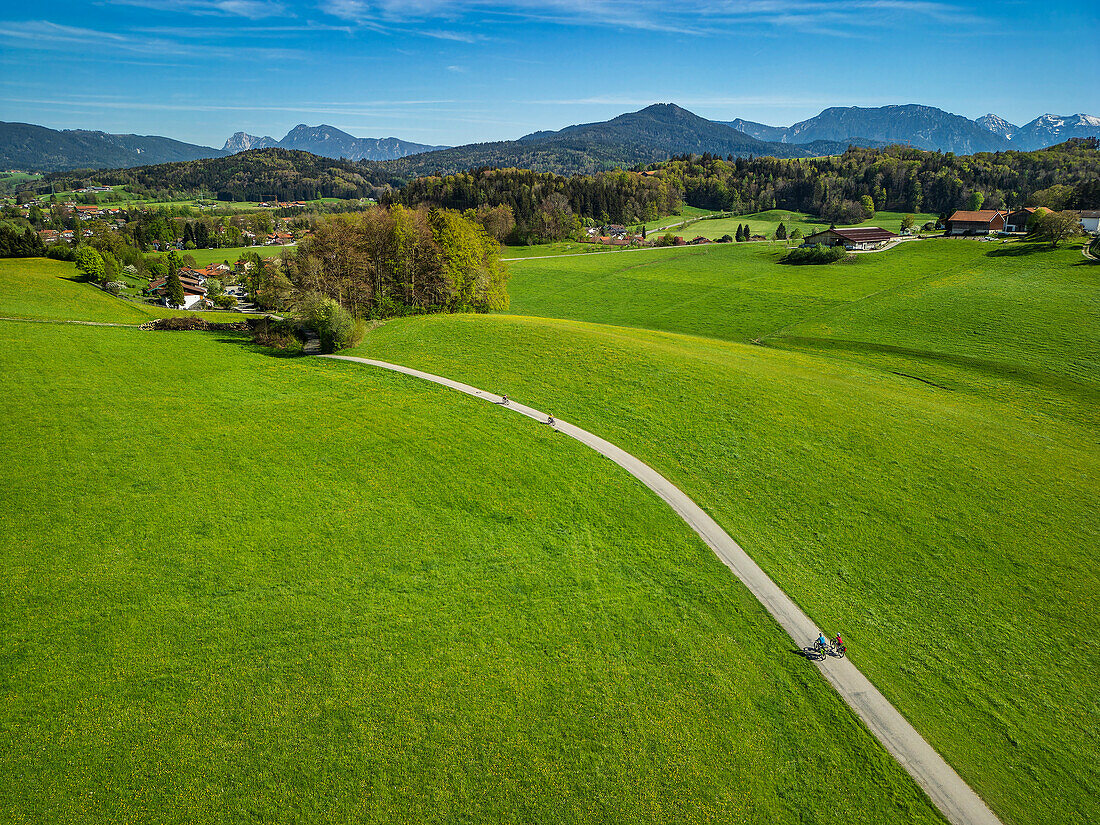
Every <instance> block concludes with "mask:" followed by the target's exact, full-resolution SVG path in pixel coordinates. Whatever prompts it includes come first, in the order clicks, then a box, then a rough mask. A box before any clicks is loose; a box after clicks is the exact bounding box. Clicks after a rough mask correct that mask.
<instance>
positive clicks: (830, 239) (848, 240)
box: [803, 226, 897, 249]
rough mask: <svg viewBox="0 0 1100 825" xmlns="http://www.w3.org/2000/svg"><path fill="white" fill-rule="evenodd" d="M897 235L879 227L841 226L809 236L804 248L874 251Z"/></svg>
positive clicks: (804, 242)
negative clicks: (828, 247)
mask: <svg viewBox="0 0 1100 825" xmlns="http://www.w3.org/2000/svg"><path fill="white" fill-rule="evenodd" d="M896 237H897V235H895V234H894V233H893V232H891V231H889V230H888V229H882V228H881V227H878V226H840V227H837V228H835V229H826V230H824V231H822V232H815V233H814V234H812V235H807V236H806V239H805V241H803V246H816V245H817V244H822V245H823V246H843V247H844V248H845V249H874V248H876V247H878V246H881V245H882V244H885V243H889V242H890V241H892V240H894V238H896Z"/></svg>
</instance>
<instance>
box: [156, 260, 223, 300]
mask: <svg viewBox="0 0 1100 825" xmlns="http://www.w3.org/2000/svg"><path fill="white" fill-rule="evenodd" d="M229 272H232V269H231V268H230V267H229V265H228V264H224V263H221V264H210V265H209V266H205V267H203V268H202V269H188V268H187V267H182V268H181V269H180V270H179V276H180V283H181V284H183V303H182V304H180V309H211V308H212V307H213V306H214V302H213V301H212V300H211V299H210V298H209V297H207V296H208V294H209V290H207V288H206V282H207V281H208V280H209V279H210V278H217V279H218V280H219V281H220V280H222V279H224V277H225V276H226V274H228V273H229ZM148 292H149V293H150V294H152V295H157V296H160V297H161V298H164V299H167V296H168V278H167V276H164V277H161V278H156V279H154V280H153V281H150V283H149V287H148Z"/></svg>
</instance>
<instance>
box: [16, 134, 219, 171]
mask: <svg viewBox="0 0 1100 825" xmlns="http://www.w3.org/2000/svg"><path fill="white" fill-rule="evenodd" d="M223 154H224V152H220V151H218V150H217V149H212V148H210V147H209V146H196V145H194V144H193V143H183V142H182V141H178V140H173V139H172V138H166V137H157V136H155V135H112V134H108V133H107V132H90V131H86V130H84V129H66V130H64V131H58V130H57V129H47V128H46V127H45V126H35V125H33V124H30V123H5V122H0V167H3V168H4V169H26V170H33V171H37V172H53V171H60V170H64V169H89V168H94V169H117V168H125V167H129V166H141V165H144V164H151V163H172V162H173V161H178V160H195V159H197V158H216V157H219V156H221V155H223Z"/></svg>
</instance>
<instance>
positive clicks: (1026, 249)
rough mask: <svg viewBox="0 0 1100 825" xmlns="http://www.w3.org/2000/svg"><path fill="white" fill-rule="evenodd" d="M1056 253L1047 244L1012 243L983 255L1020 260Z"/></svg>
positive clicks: (1055, 250)
mask: <svg viewBox="0 0 1100 825" xmlns="http://www.w3.org/2000/svg"><path fill="white" fill-rule="evenodd" d="M1057 251H1058V249H1055V248H1052V247H1051V245H1050V244H1049V243H1013V244H1005V245H1004V246H999V247H997V248H995V249H991V250H989V251H988V252H986V253H985V255H986V257H987V258H1022V257H1025V256H1028V255H1041V254H1042V253H1044V252H1057Z"/></svg>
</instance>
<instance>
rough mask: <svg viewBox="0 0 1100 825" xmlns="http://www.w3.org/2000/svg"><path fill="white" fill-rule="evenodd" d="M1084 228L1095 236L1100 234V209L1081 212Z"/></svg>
mask: <svg viewBox="0 0 1100 825" xmlns="http://www.w3.org/2000/svg"><path fill="white" fill-rule="evenodd" d="M1081 226H1082V228H1083V229H1084V230H1085V231H1086V232H1088V233H1090V234H1093V235H1096V234H1097V233H1100V209H1085V210H1082V212H1081Z"/></svg>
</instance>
